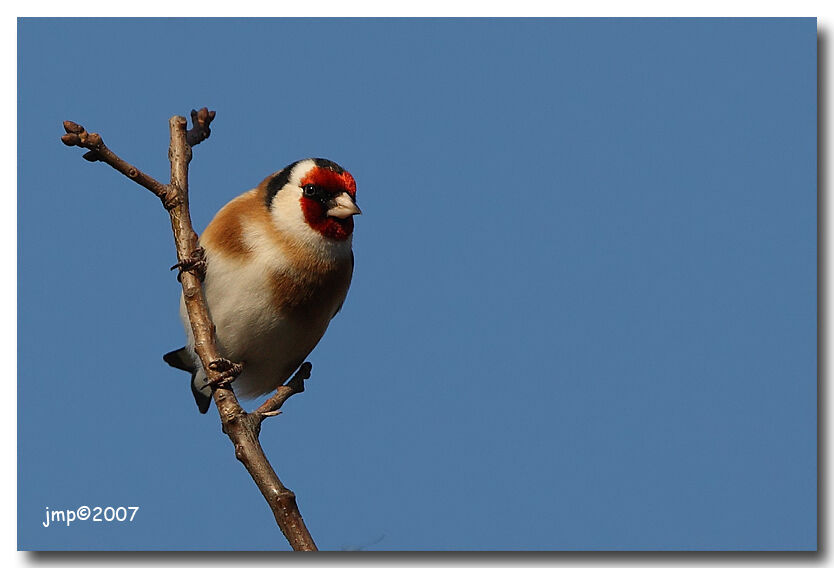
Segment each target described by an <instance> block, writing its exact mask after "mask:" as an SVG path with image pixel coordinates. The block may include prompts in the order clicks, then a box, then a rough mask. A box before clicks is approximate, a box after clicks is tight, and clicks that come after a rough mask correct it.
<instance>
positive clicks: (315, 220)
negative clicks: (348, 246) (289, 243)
mask: <svg viewBox="0 0 834 568" xmlns="http://www.w3.org/2000/svg"><path fill="white" fill-rule="evenodd" d="M265 198H266V206H267V208H268V209H269V211H270V214H271V216H272V218H273V222H274V223H275V224H276V226H277V227H278V228H279V229H280V230H283V231H289V232H292V233H296V234H297V236H300V237H302V238H307V239H310V238H319V239H320V238H322V237H323V238H324V239H327V240H331V241H346V240H348V239H350V236H351V235H352V234H353V216H354V215H359V214H361V213H362V211H361V210H360V209H359V207H357V206H356V181H355V180H354V179H353V176H352V175H350V173H349V172H347V171H346V170H345V169H344V168H342V167H341V166H340V165H339V164H336V163H335V162H331V161H330V160H325V159H323V158H308V159H306V160H300V161H298V162H294V163H292V164H290V165H289V166H287V167H286V168H284V169H283V170H281V171H279V172H276V173H275V174H273V175H272V176H271V177H270V178H268V182H267V185H266V196H265Z"/></svg>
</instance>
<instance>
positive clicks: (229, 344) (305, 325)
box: [205, 259, 350, 359]
mask: <svg viewBox="0 0 834 568" xmlns="http://www.w3.org/2000/svg"><path fill="white" fill-rule="evenodd" d="M212 260H215V261H216V262H214V263H211V262H210V263H209V270H208V273H207V275H206V281H205V293H206V301H207V303H208V306H209V310H210V312H211V316H212V318H213V320H214V323H215V325H216V326H217V338H218V341H219V343H220V344H221V345H222V347H223V349H224V350H225V351H226V352H227V353H228V355H227V356H229V357H232V358H234V357H237V358H239V359H247V358H250V359H251V358H254V357H258V356H264V355H266V354H267V353H273V352H281V353H284V354H285V355H289V354H291V353H299V352H304V355H306V353H309V351H310V350H312V348H313V347H315V345H316V343H317V342H318V340H319V339H320V338H321V336H322V334H323V333H324V331H325V330H326V329H327V325H328V323H329V322H330V319H331V318H332V317H333V315H334V313H335V312H336V310H337V309H338V307H339V306H340V305H341V303H342V302H343V301H344V297H345V293H346V292H347V287H348V285H349V283H350V274H349V273H347V274H345V273H344V272H345V271H344V270H339V269H338V267H335V268H334V269H333V270H324V269H320V270H318V271H308V272H306V273H305V272H302V271H298V270H293V269H291V268H285V267H274V266H273V267H269V266H263V265H253V264H251V263H250V264H249V265H245V264H239V265H233V264H231V263H224V262H222V261H218V259H212ZM212 264H214V266H212ZM302 356H303V355H302Z"/></svg>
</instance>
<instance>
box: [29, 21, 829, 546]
mask: <svg viewBox="0 0 834 568" xmlns="http://www.w3.org/2000/svg"><path fill="white" fill-rule="evenodd" d="M19 34H20V35H19V79H18V80H19V138H18V144H19V157H18V165H19V193H18V200H19V246H20V255H19V267H18V269H19V272H18V297H19V343H18V368H19V384H18V392H19V410H18V416H19V424H18V436H19V440H18V442H19V471H18V480H19V488H18V491H19V510H18V516H19V546H20V548H22V549H40V550H53V549H57V550H65V549H82V550H87V549H117V550H120V549H148V550H217V549H223V550H227V549H228V550H268V549H285V548H287V545H286V543H285V541H284V539H283V537H282V536H281V534H280V532H279V531H278V529H277V527H276V526H275V524H274V520H273V518H272V515H271V513H270V511H269V509H268V507H267V505H266V504H265V502H264V501H263V498H262V497H261V495H260V494H259V492H258V491H257V489H256V487H255V485H254V484H253V483H252V481H251V479H250V478H249V476H248V474H247V473H246V471H245V470H244V468H243V467H242V466H241V465H240V464H239V463H238V462H237V461H236V460H235V459H234V454H233V450H232V447H231V444H230V442H229V440H228V438H226V437H225V436H224V435H223V434H222V433H221V432H220V427H219V420H218V418H217V416H216V411H215V410H214V409H212V411H211V412H210V413H209V414H208V415H205V416H202V415H200V414H198V413H197V411H196V409H195V408H194V403H193V399H192V397H191V393H190V391H189V388H188V379H187V377H186V376H184V374H183V373H181V372H178V371H176V370H174V369H170V368H169V367H167V366H166V365H165V364H164V363H163V362H162V360H161V355H162V354H163V353H165V352H167V351H169V350H171V349H174V348H177V347H180V346H181V345H182V344H183V337H184V335H183V331H182V328H181V325H180V322H179V318H178V315H177V305H178V295H179V285H178V283H177V281H176V278H175V276H174V274H173V273H171V272H169V271H168V267H169V266H170V265H172V264H173V263H174V262H175V261H176V258H175V253H174V247H173V243H172V237H171V234H170V226H169V223H168V218H167V214H166V213H165V211H164V209H162V207H161V206H160V204H159V202H158V200H157V199H156V198H155V197H154V196H153V195H152V194H150V192H148V191H147V190H145V189H143V188H141V187H139V186H137V185H135V184H133V183H132V182H130V181H128V180H127V179H126V178H124V177H123V176H121V175H120V174H118V173H116V172H115V171H113V170H111V169H110V168H109V167H107V166H104V165H102V164H89V163H87V162H85V161H84V160H82V159H81V154H82V153H83V152H82V151H81V150H79V149H77V148H66V147H64V146H63V145H62V144H61V143H60V142H59V137H60V135H61V134H62V132H63V131H62V129H61V121H62V120H65V119H71V120H74V121H76V122H79V123H81V124H83V125H84V126H86V127H87V128H88V129H89V130H91V131H96V132H99V133H101V134H102V135H103V137H104V140H105V141H106V142H107V144H108V145H109V146H110V147H111V148H112V149H114V150H115V151H116V152H117V153H119V154H120V155H121V156H122V157H124V158H125V159H127V160H129V161H130V162H132V163H133V164H135V165H136V166H138V167H140V168H142V169H144V170H145V171H147V172H148V173H150V174H152V175H155V176H156V177H157V178H159V179H161V180H163V181H164V180H166V179H167V176H168V170H169V166H168V162H167V138H168V128H167V119H168V118H169V116H171V115H172V114H187V112H188V111H189V110H190V109H191V108H195V107H199V106H204V105H205V106H209V107H210V108H212V109H215V110H216V111H217V113H218V116H217V119H216V120H215V123H214V124H213V128H212V131H213V133H212V137H211V139H210V140H209V141H207V142H206V143H204V144H201V145H200V146H198V147H197V148H196V149H195V158H194V160H193V162H192V164H191V178H190V179H191V202H192V216H193V219H194V223H195V226H196V228H197V229H198V230H201V229H202V228H203V227H205V225H206V224H207V223H208V222H209V220H210V219H211V217H212V216H213V214H214V213H215V212H216V211H217V210H218V209H219V208H220V207H221V206H222V205H223V204H224V203H226V202H227V201H228V200H229V199H231V198H232V197H234V196H236V195H238V194H239V193H241V192H242V191H245V190H247V189H249V188H251V187H253V186H254V185H256V184H257V183H258V182H259V181H260V180H261V179H263V178H264V177H265V176H266V175H267V174H269V173H270V172H273V171H275V170H277V169H280V168H281V167H283V166H284V165H286V164H288V163H290V162H292V161H294V160H296V159H299V158H302V157H308V156H322V157H327V158H330V159H333V160H335V161H337V162H339V163H340V164H342V165H343V166H345V167H346V168H347V169H348V170H350V171H351V172H352V173H353V174H354V176H355V177H356V179H357V182H358V186H359V203H360V205H361V207H362V209H363V211H364V214H363V215H362V216H361V217H360V218H358V219H357V228H356V237H355V240H354V249H355V253H356V272H355V276H354V281H353V285H352V287H351V291H350V293H349V296H348V301H347V302H346V304H345V307H344V309H343V311H342V312H341V313H340V314H339V316H338V317H337V318H336V319H335V320H334V322H333V324H332V325H331V327H330V329H329V331H328V333H327V334H326V336H325V338H324V339H323V340H322V342H321V343H320V344H319V346H318V347H317V348H316V350H315V351H314V352H313V353H312V354H311V356H310V358H309V360H310V361H311V362H312V363H313V365H314V369H313V377H312V378H311V379H310V381H308V383H307V392H305V393H304V394H303V395H300V396H298V397H294V398H293V399H291V400H290V401H289V402H288V403H287V405H286V406H285V408H284V414H283V415H281V416H280V417H278V418H275V419H271V420H270V421H268V422H267V423H266V424H265V425H264V428H263V432H262V434H261V442H262V444H263V446H264V448H265V450H266V452H267V454H268V455H269V456H270V458H271V460H272V462H273V464H274V465H275V466H276V469H277V470H278V473H279V475H280V476H281V478H282V480H283V481H284V482H285V483H286V484H287V485H288V486H289V487H290V488H292V489H293V490H294V491H295V492H296V493H297V495H298V501H299V505H300V508H301V512H302V514H303V515H304V518H305V521H306V522H307V525H308V527H309V528H310V530H311V532H312V534H313V536H314V538H315V539H316V541H317V543H318V545H319V546H320V548H322V549H336V550H338V549H367V550H493V549H500V550H541V549H547V550H552V549H561V550H612V549H616V550H629V549H640V550H645V549H710V550H725V549H746V550H759V549H792V550H810V549H814V548H815V547H816V512H817V511H816V497H817V494H816V483H817V478H816V419H817V416H816V386H817V385H816V203H817V202H816V59H815V54H816V22H815V20H813V19H792V20H780V19H768V20H474V21H473V20H469V21H465V20H398V21H396V20H395V21H392V20H203V21H183V20H130V21H127V20H64V21H57V20H23V21H22V23H21V24H20V26H19ZM248 406H251V403H250V404H249V405H248ZM218 485H219V486H222V488H223V495H224V498H223V499H218V498H215V497H214V496H213V491H212V489H213V487H214V486H218ZM81 505H89V506H95V505H100V506H107V505H111V506H120V505H121V506H129V505H138V506H140V510H139V512H138V513H137V515H136V518H135V519H134V521H133V522H132V523H91V522H89V521H88V522H80V521H78V522H75V523H74V524H73V525H72V526H70V527H66V526H50V527H48V528H44V527H43V526H41V524H40V523H41V522H42V521H43V518H44V510H45V508H46V507H49V508H50V509H75V508H77V507H79V506H81ZM221 527H222V529H221Z"/></svg>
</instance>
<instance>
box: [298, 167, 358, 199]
mask: <svg viewBox="0 0 834 568" xmlns="http://www.w3.org/2000/svg"><path fill="white" fill-rule="evenodd" d="M307 184H312V185H317V186H319V187H323V188H324V189H326V190H327V191H329V192H330V193H333V194H336V193H339V192H342V191H347V192H348V194H349V195H350V196H351V197H352V198H353V199H356V181H355V180H354V179H353V176H352V175H350V172H348V171H343V172H342V173H340V174H337V173H336V172H334V171H333V170H328V169H326V168H320V167H318V166H316V167H314V168H313V169H312V170H310V171H309V172H308V173H307V175H306V176H304V179H302V180H301V184H300V185H301V187H304V186H305V185H307Z"/></svg>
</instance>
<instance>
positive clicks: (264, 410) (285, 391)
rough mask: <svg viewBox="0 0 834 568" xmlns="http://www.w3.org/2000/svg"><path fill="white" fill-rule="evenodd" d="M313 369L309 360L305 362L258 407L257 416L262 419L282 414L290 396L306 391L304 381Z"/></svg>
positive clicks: (255, 413)
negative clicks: (281, 410) (281, 411)
mask: <svg viewBox="0 0 834 568" xmlns="http://www.w3.org/2000/svg"><path fill="white" fill-rule="evenodd" d="M312 370H313V365H312V364H310V363H309V362H307V363H304V364H303V365H301V367H299V368H298V370H297V371H296V372H295V375H293V377H292V378H291V379H290V380H289V381H287V384H285V385H281V386H280V387H278V389H277V390H276V391H275V394H274V395H272V396H271V397H270V398H269V399H267V401H266V402H264V403H263V404H262V405H260V406H259V407H258V409H257V410H256V411H255V412H253V413H252V414H254V415H255V416H260V417H261V420H263V419H264V418H266V417H267V416H276V415H277V414H280V411H279V409H280V408H281V407H282V406H283V405H284V403H285V402H286V401H287V399H288V398H290V397H291V396H292V395H294V394H298V393H300V392H304V381H306V380H307V379H309V378H310V371H312Z"/></svg>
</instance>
